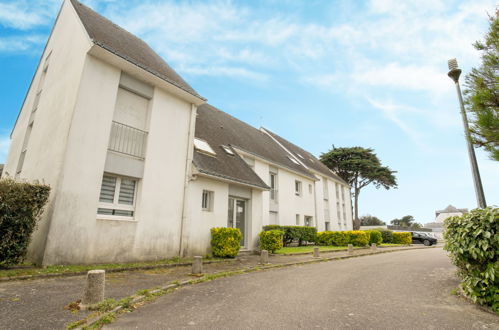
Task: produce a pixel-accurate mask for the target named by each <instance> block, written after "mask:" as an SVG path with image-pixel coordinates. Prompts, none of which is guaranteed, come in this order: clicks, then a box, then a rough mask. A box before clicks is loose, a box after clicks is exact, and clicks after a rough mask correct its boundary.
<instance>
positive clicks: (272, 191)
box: [269, 171, 278, 203]
mask: <svg viewBox="0 0 499 330" xmlns="http://www.w3.org/2000/svg"><path fill="white" fill-rule="evenodd" d="M272 177H273V178H274V186H272ZM269 186H270V200H272V201H274V202H275V203H277V191H278V190H277V173H275V172H272V171H270V172H269Z"/></svg>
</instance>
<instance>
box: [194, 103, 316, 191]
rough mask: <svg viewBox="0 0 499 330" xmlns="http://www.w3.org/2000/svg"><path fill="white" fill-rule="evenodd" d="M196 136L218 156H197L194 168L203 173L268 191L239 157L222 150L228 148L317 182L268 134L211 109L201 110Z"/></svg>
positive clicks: (211, 107)
mask: <svg viewBox="0 0 499 330" xmlns="http://www.w3.org/2000/svg"><path fill="white" fill-rule="evenodd" d="M195 136H196V138H199V139H202V140H205V141H206V142H208V144H209V145H210V146H211V148H212V149H213V150H214V151H215V152H216V156H210V155H206V154H204V153H202V152H199V151H197V152H195V153H194V165H195V166H196V168H197V169H198V170H199V171H200V172H203V173H206V174H211V175H215V176H219V177H222V178H227V179H231V180H235V181H238V182H243V183H248V184H251V185H255V186H259V187H265V188H268V186H267V185H266V184H265V183H264V182H263V181H262V180H261V179H260V177H259V176H258V175H257V174H256V173H255V172H254V171H253V170H252V169H251V167H249V165H247V164H246V162H245V161H244V160H243V159H242V158H241V157H240V156H239V155H238V154H237V153H235V155H234V156H232V155H229V154H227V153H226V152H225V151H224V150H223V149H222V147H221V146H222V145H226V146H231V147H234V148H237V149H241V150H243V151H246V152H248V153H250V154H254V155H255V156H258V157H261V158H263V159H265V160H268V161H270V162H271V163H275V164H277V165H280V166H282V167H285V168H288V169H290V170H292V171H295V172H297V173H299V174H301V175H303V176H305V177H308V178H310V179H312V180H315V179H316V178H315V176H314V175H313V174H312V173H310V172H309V171H308V170H307V169H305V168H304V167H303V166H301V165H297V164H295V163H293V162H292V161H291V160H290V159H289V158H288V153H287V152H286V151H285V150H283V149H282V148H281V147H280V146H279V145H278V144H277V143H276V142H275V141H273V140H272V138H271V137H269V136H268V135H267V134H265V133H264V132H262V131H260V130H258V129H256V128H254V127H252V126H250V125H248V124H246V123H244V122H242V121H240V120H239V119H236V118H234V117H232V116H231V115H229V114H227V113H225V112H223V111H221V110H219V109H217V108H215V107H213V106H211V105H208V104H203V105H201V106H199V107H198V117H197V119H196V131H195Z"/></svg>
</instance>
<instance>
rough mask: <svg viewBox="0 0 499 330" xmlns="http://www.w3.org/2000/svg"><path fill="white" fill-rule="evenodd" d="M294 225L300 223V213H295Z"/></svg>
mask: <svg viewBox="0 0 499 330" xmlns="http://www.w3.org/2000/svg"><path fill="white" fill-rule="evenodd" d="M296 225H297V226H299V225H300V215H299V214H297V215H296Z"/></svg>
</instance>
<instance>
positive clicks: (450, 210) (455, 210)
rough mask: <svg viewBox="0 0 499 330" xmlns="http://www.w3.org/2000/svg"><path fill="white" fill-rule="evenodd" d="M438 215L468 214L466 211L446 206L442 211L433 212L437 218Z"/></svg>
mask: <svg viewBox="0 0 499 330" xmlns="http://www.w3.org/2000/svg"><path fill="white" fill-rule="evenodd" d="M440 213H468V209H458V208H456V207H455V206H453V205H449V206H447V207H446V208H445V209H443V210H439V211H435V214H436V215H437V216H438V215H439V214H440Z"/></svg>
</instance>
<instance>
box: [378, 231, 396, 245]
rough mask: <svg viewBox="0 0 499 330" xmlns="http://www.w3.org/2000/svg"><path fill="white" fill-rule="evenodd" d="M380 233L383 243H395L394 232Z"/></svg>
mask: <svg viewBox="0 0 499 330" xmlns="http://www.w3.org/2000/svg"><path fill="white" fill-rule="evenodd" d="M380 233H381V238H382V239H383V243H393V232H392V231H391V230H387V229H383V230H380Z"/></svg>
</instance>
